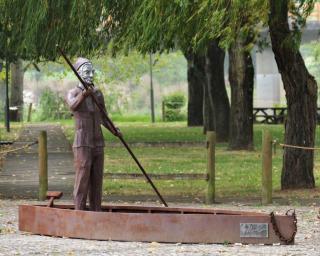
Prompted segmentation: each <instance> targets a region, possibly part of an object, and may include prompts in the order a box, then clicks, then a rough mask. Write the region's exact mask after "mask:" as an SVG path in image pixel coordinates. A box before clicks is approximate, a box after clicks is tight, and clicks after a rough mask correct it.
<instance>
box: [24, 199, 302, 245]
mask: <svg viewBox="0 0 320 256" xmlns="http://www.w3.org/2000/svg"><path fill="white" fill-rule="evenodd" d="M274 218H275V220H276V222H277V227H278V231H279V232H281V234H282V236H283V237H288V238H289V237H291V236H292V235H293V234H295V233H294V232H295V228H296V226H295V222H294V218H293V217H292V216H287V215H281V216H280V215H274ZM241 223H242V224H243V223H249V224H250V223H254V224H256V223H263V224H267V226H268V235H267V236H266V237H240V224H241ZM265 226H266V225H265ZM19 230H21V231H27V232H31V233H34V234H41V235H49V236H57V237H70V238H84V239H95V240H117V241H145V242H153V241H156V242H169V243H226V242H228V243H244V244H273V243H281V244H285V243H284V242H283V241H281V240H280V239H279V236H278V235H277V234H276V232H275V231H274V229H273V226H272V223H271V218H270V215H269V214H264V213H255V212H243V211H225V210H214V209H197V208H173V207H168V208H164V207H147V206H128V205H108V206H103V207H102V212H91V211H79V210H74V208H73V206H71V205H55V206H54V207H46V206H43V205H20V206H19ZM293 242H294V240H292V242H291V243H293Z"/></svg>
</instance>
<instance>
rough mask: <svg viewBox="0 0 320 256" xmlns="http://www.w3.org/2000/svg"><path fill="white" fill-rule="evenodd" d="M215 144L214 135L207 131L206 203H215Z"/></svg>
mask: <svg viewBox="0 0 320 256" xmlns="http://www.w3.org/2000/svg"><path fill="white" fill-rule="evenodd" d="M215 144H216V133H215V132H212V131H207V175H208V189H207V195H206V203H207V204H212V203H214V202H215Z"/></svg>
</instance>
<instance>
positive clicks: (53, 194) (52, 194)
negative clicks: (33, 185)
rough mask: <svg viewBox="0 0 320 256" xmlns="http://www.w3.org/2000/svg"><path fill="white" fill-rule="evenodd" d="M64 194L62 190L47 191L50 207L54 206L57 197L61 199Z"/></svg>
mask: <svg viewBox="0 0 320 256" xmlns="http://www.w3.org/2000/svg"><path fill="white" fill-rule="evenodd" d="M62 196H63V193H62V192H61V191H48V192H47V199H49V202H48V204H47V206H48V207H52V206H53V201H54V200H55V199H60V198H61V197H62Z"/></svg>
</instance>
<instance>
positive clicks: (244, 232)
mask: <svg viewBox="0 0 320 256" xmlns="http://www.w3.org/2000/svg"><path fill="white" fill-rule="evenodd" d="M268 231H269V230H268V223H240V237H252V238H265V237H268V235H269V232H268Z"/></svg>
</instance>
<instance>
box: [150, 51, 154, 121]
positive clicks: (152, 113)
mask: <svg viewBox="0 0 320 256" xmlns="http://www.w3.org/2000/svg"><path fill="white" fill-rule="evenodd" d="M152 66H153V63H152V53H150V106H151V121H152V123H154V122H155V117H154V94H153V78H152Z"/></svg>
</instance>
